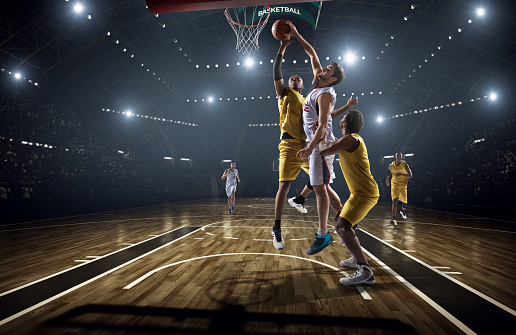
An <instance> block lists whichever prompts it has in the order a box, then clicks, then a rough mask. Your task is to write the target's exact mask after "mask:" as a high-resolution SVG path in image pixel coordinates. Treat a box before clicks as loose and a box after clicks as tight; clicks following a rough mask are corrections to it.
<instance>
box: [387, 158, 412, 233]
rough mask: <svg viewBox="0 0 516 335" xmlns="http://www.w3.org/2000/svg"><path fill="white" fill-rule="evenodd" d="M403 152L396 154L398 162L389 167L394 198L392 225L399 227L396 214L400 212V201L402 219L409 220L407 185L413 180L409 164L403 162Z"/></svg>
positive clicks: (392, 196)
mask: <svg viewBox="0 0 516 335" xmlns="http://www.w3.org/2000/svg"><path fill="white" fill-rule="evenodd" d="M401 158H402V154H401V152H397V153H396V160H395V161H394V162H392V163H391V164H390V165H389V172H390V173H391V174H392V180H391V182H390V186H391V198H392V220H391V224H392V225H393V226H397V225H398V223H397V222H396V213H397V211H398V201H400V202H401V211H400V214H401V217H402V218H404V219H406V218H407V213H406V211H407V184H408V181H409V178H412V171H411V170H410V167H409V166H408V164H407V162H405V161H403V160H401ZM389 172H387V180H386V184H387V186H389Z"/></svg>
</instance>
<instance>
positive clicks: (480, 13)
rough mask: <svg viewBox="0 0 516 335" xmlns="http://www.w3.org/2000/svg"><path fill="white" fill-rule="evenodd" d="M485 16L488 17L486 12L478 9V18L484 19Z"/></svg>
mask: <svg viewBox="0 0 516 335" xmlns="http://www.w3.org/2000/svg"><path fill="white" fill-rule="evenodd" d="M484 15H486V10H485V9H484V8H482V7H480V8H478V9H477V16H478V17H484Z"/></svg>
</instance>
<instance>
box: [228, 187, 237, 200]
mask: <svg viewBox="0 0 516 335" xmlns="http://www.w3.org/2000/svg"><path fill="white" fill-rule="evenodd" d="M232 192H235V193H236V185H226V194H227V196H228V198H229V197H230V196H231V193H232Z"/></svg>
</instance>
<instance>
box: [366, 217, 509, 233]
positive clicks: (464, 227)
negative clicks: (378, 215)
mask: <svg viewBox="0 0 516 335" xmlns="http://www.w3.org/2000/svg"><path fill="white" fill-rule="evenodd" d="M367 220H370V221H388V220H386V219H367ZM402 222H403V224H424V225H432V226H442V227H450V228H463V229H473V230H484V231H492V232H497V233H508V234H516V231H509V230H500V229H489V228H478V227H469V226H456V225H448V224H442V223H431V222H422V221H402ZM508 222H509V221H508ZM396 227H397V228H400V225H398V226H396Z"/></svg>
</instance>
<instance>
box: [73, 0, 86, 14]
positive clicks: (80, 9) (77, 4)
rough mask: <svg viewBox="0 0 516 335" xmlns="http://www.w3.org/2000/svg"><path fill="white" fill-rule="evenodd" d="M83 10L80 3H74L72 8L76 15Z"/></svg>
mask: <svg viewBox="0 0 516 335" xmlns="http://www.w3.org/2000/svg"><path fill="white" fill-rule="evenodd" d="M83 10H84V6H83V4H82V3H80V2H78V3H76V4H75V5H74V6H73V11H74V12H76V13H77V14H80V13H82V11H83Z"/></svg>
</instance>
